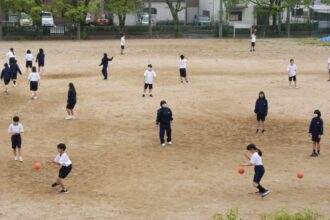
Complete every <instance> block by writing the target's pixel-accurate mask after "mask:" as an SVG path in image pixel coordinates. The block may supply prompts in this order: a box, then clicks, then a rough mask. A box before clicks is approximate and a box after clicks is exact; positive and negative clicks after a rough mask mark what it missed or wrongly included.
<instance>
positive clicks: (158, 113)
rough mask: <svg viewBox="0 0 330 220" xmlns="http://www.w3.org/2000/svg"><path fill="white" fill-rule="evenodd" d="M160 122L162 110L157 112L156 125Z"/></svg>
mask: <svg viewBox="0 0 330 220" xmlns="http://www.w3.org/2000/svg"><path fill="white" fill-rule="evenodd" d="M159 122H160V110H158V112H157V118H156V125H158V124H159Z"/></svg>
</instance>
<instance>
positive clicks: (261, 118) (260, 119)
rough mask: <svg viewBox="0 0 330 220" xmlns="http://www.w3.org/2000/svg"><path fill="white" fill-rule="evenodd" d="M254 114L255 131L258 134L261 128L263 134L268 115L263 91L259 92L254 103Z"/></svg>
mask: <svg viewBox="0 0 330 220" xmlns="http://www.w3.org/2000/svg"><path fill="white" fill-rule="evenodd" d="M254 113H255V114H256V115H257V130H256V133H258V132H259V130H260V128H261V133H264V132H265V120H266V117H267V114H268V101H267V99H266V96H265V93H264V92H263V91H261V92H259V97H258V99H257V101H256V105H255V108H254Z"/></svg>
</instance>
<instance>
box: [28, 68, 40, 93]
mask: <svg viewBox="0 0 330 220" xmlns="http://www.w3.org/2000/svg"><path fill="white" fill-rule="evenodd" d="M28 79H29V81H30V90H31V91H38V85H39V80H40V75H39V73H35V72H31V73H30V74H29V77H28Z"/></svg>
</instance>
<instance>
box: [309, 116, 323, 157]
mask: <svg viewBox="0 0 330 220" xmlns="http://www.w3.org/2000/svg"><path fill="white" fill-rule="evenodd" d="M309 135H310V136H312V141H313V153H312V154H311V157H318V156H320V148H321V145H320V142H321V136H322V135H323V120H322V119H321V112H320V110H315V111H314V117H313V119H312V121H311V124H310V126H309ZM316 150H317V151H316Z"/></svg>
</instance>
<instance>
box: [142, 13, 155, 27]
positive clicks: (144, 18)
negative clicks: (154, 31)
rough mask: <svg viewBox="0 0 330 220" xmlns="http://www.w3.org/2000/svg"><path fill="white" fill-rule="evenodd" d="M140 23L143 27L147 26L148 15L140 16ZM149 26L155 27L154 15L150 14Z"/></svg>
mask: <svg viewBox="0 0 330 220" xmlns="http://www.w3.org/2000/svg"><path fill="white" fill-rule="evenodd" d="M140 23H141V24H143V25H149V14H148V13H145V14H143V15H142V16H141V19H140ZM151 24H152V25H155V24H156V15H154V14H152V15H151Z"/></svg>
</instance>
